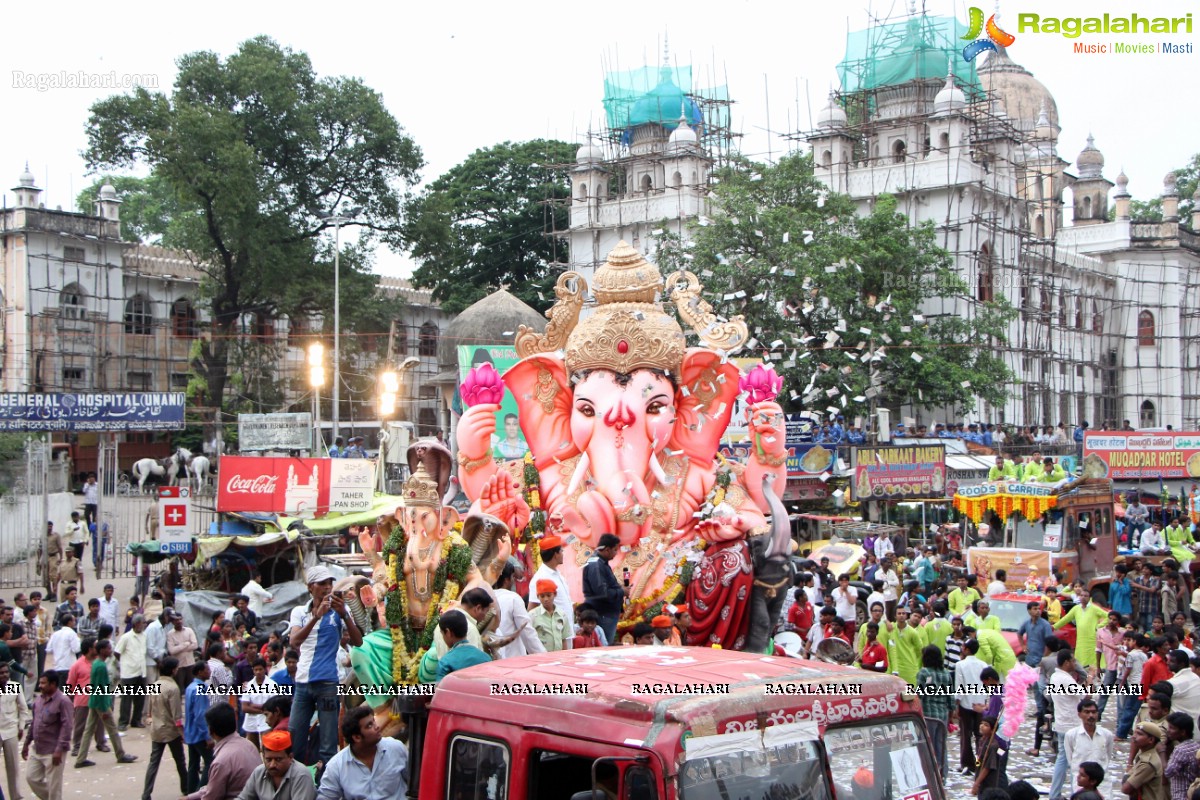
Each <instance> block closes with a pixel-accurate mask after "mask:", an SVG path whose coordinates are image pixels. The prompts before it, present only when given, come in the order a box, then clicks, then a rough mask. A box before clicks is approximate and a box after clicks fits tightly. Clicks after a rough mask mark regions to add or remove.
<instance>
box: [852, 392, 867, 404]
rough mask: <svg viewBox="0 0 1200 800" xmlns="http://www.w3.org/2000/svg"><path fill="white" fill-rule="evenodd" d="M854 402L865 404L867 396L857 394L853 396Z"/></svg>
mask: <svg viewBox="0 0 1200 800" xmlns="http://www.w3.org/2000/svg"><path fill="white" fill-rule="evenodd" d="M854 402H856V403H865V402H867V396H866V395H865V394H858V395H855V396H854Z"/></svg>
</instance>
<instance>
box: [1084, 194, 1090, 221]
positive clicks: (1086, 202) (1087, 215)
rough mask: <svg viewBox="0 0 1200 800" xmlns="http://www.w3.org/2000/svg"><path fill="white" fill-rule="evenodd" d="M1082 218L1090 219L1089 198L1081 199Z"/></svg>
mask: <svg viewBox="0 0 1200 800" xmlns="http://www.w3.org/2000/svg"><path fill="white" fill-rule="evenodd" d="M1083 218H1084V219H1091V218H1092V198H1090V197H1084V198H1083Z"/></svg>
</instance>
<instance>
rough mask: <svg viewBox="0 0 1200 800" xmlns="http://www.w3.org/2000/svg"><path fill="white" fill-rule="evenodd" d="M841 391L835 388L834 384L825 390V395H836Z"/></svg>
mask: <svg viewBox="0 0 1200 800" xmlns="http://www.w3.org/2000/svg"><path fill="white" fill-rule="evenodd" d="M841 393H842V390H841V389H839V388H837V387H836V386H834V387H833V388H832V389H826V390H825V396H826V397H837V396H838V395H839V394H841Z"/></svg>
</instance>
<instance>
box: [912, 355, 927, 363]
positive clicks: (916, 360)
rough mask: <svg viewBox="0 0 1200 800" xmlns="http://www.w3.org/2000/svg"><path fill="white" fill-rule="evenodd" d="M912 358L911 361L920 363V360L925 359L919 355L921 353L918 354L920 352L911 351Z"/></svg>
mask: <svg viewBox="0 0 1200 800" xmlns="http://www.w3.org/2000/svg"><path fill="white" fill-rule="evenodd" d="M912 360H913V361H915V362H917V363H918V364H920V363H921V362H922V361H924V360H925V359H924V358H922V357H921V354H920V353H913V354H912Z"/></svg>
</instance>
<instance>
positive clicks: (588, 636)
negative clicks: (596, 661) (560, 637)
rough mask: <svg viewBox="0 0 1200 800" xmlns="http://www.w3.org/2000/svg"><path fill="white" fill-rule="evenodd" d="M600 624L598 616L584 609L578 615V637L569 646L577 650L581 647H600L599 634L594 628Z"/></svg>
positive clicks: (590, 610)
mask: <svg viewBox="0 0 1200 800" xmlns="http://www.w3.org/2000/svg"><path fill="white" fill-rule="evenodd" d="M599 624H600V615H599V614H597V613H596V612H595V611H593V610H592V609H590V608H589V609H586V610H585V611H583V612H582V613H581V614H580V615H579V631H580V633H579V635H578V636H576V637H575V638H574V639H572V640H571V646H572V647H573V648H574V649H576V650H578V649H579V648H581V647H600V634H598V633H596V626H597V625H599Z"/></svg>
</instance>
